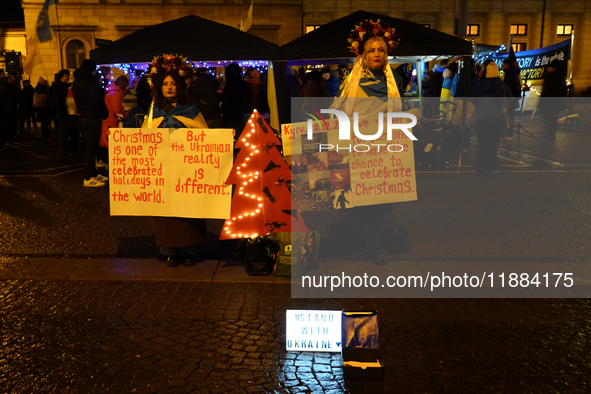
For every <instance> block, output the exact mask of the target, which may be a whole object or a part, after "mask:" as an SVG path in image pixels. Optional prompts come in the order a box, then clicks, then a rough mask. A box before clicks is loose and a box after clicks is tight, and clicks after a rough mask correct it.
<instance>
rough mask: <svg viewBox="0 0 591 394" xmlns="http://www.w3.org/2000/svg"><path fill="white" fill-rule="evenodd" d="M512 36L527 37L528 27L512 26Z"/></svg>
mask: <svg viewBox="0 0 591 394" xmlns="http://www.w3.org/2000/svg"><path fill="white" fill-rule="evenodd" d="M511 34H514V35H516V36H526V35H527V25H511Z"/></svg>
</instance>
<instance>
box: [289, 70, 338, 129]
mask: <svg viewBox="0 0 591 394" xmlns="http://www.w3.org/2000/svg"><path fill="white" fill-rule="evenodd" d="M309 74H310V75H309V81H308V82H306V83H305V84H304V86H303V87H302V90H301V91H300V97H303V99H302V100H298V102H299V103H302V105H301V106H300V117H301V119H305V118H306V117H305V116H304V115H303V114H304V113H305V112H307V111H309V109H314V110H316V111H318V112H320V108H319V107H318V104H319V103H318V100H315V99H314V98H316V97H330V95H329V93H328V89H326V85H325V84H324V81H323V80H322V71H320V70H314V71H312V72H311V73H309ZM292 121H293V119H292Z"/></svg>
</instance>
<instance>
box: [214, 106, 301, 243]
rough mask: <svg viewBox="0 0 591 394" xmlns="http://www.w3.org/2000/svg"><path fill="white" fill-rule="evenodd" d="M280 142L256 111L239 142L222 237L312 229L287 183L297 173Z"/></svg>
mask: <svg viewBox="0 0 591 394" xmlns="http://www.w3.org/2000/svg"><path fill="white" fill-rule="evenodd" d="M280 145H281V142H280V141H279V139H278V138H277V136H276V135H275V133H274V132H273V130H272V129H271V127H269V125H268V124H267V123H266V122H265V121H264V119H263V118H262V117H261V115H260V114H259V113H258V112H257V111H256V110H255V111H254V112H253V113H252V115H251V117H250V119H249V121H248V124H247V125H246V127H245V128H244V131H243V132H242V134H241V136H240V139H239V140H238V142H237V143H236V148H239V149H240V153H239V154H238V157H237V158H236V161H235V163H234V167H232V170H231V171H230V175H229V176H228V179H227V180H226V184H235V185H237V186H236V191H235V193H234V197H233V198H232V207H231V211H230V215H231V217H230V218H229V219H226V222H225V224H224V229H223V231H222V234H221V235H220V239H235V238H255V237H260V236H263V235H267V234H269V233H274V232H278V231H282V232H306V231H309V230H308V228H307V227H306V224H305V223H304V220H303V219H302V216H301V215H300V213H299V211H298V210H297V208H296V207H295V204H294V203H293V200H292V198H291V193H290V192H289V189H288V186H287V183H286V182H288V181H291V180H292V179H293V177H294V176H293V174H292V172H291V170H290V169H289V167H288V166H287V164H286V163H285V161H284V160H283V157H282V156H281V154H280V153H279V151H278V150H277V146H280Z"/></svg>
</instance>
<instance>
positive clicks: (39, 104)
mask: <svg viewBox="0 0 591 394" xmlns="http://www.w3.org/2000/svg"><path fill="white" fill-rule="evenodd" d="M48 94H49V87H48V86H47V81H46V80H45V79H44V78H43V77H39V83H37V86H35V93H34V94H33V108H45V107H47V95H48Z"/></svg>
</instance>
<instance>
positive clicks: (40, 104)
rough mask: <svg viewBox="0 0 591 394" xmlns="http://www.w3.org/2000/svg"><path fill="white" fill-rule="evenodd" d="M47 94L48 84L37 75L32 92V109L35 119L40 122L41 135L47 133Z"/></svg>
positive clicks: (48, 119)
mask: <svg viewBox="0 0 591 394" xmlns="http://www.w3.org/2000/svg"><path fill="white" fill-rule="evenodd" d="M48 95H49V84H48V83H47V80H46V79H45V78H43V77H39V82H38V83H37V86H35V91H34V93H33V109H34V110H35V114H36V115H37V120H38V121H40V122H41V135H49V123H50V121H51V119H50V117H49V111H48V109H47V97H48Z"/></svg>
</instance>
